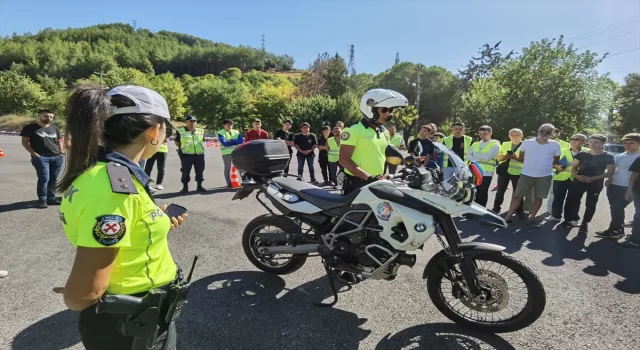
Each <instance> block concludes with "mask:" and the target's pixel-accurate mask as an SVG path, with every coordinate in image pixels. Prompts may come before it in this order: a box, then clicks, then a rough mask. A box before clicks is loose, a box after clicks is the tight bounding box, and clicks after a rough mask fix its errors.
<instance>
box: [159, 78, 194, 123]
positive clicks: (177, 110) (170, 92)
mask: <svg viewBox="0 0 640 350" xmlns="http://www.w3.org/2000/svg"><path fill="white" fill-rule="evenodd" d="M151 83H152V85H153V89H154V90H155V91H157V92H158V93H159V94H160V95H162V97H164V99H165V100H166V101H167V105H168V106H169V113H171V117H172V118H176V119H177V120H183V119H184V115H185V111H186V107H185V105H186V103H187V94H186V93H185V92H184V88H183V87H182V84H181V83H180V81H179V80H178V79H176V78H175V77H174V76H173V73H164V74H160V75H156V76H154V77H152V78H151Z"/></svg>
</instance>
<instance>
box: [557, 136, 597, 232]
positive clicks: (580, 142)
mask: <svg viewBox="0 0 640 350" xmlns="http://www.w3.org/2000/svg"><path fill="white" fill-rule="evenodd" d="M570 142H571V147H569V148H562V154H561V155H560V161H559V162H558V164H555V165H554V166H553V168H554V175H553V199H551V198H549V199H547V200H548V201H549V202H551V203H552V204H551V205H552V207H551V212H550V214H551V215H549V216H548V217H547V218H546V220H547V221H560V220H561V219H562V213H564V205H565V200H566V197H567V193H568V192H569V187H570V186H571V184H572V183H573V180H574V177H573V174H571V169H572V167H573V161H574V159H575V156H576V155H577V154H578V153H580V152H583V151H586V152H588V151H589V149H588V148H586V147H584V144H585V143H586V142H587V136H585V135H583V134H575V135H573V136H572V137H571V141H570Z"/></svg>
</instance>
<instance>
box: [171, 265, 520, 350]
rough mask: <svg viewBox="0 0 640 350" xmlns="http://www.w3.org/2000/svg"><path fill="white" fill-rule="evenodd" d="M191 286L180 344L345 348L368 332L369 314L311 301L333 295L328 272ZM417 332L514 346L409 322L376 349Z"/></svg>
mask: <svg viewBox="0 0 640 350" xmlns="http://www.w3.org/2000/svg"><path fill="white" fill-rule="evenodd" d="M191 288H192V289H191V292H190V294H189V303H188V305H187V306H186V307H185V308H184V309H183V312H182V316H181V317H180V318H179V319H178V324H177V326H178V348H185V349H186V348H189V349H207V348H233V349H257V348H259V349H278V350H280V349H345V350H349V349H359V347H360V342H362V341H363V340H364V339H366V338H367V337H368V336H369V335H370V334H371V331H370V330H367V329H364V328H363V326H364V325H365V324H366V322H367V321H368V320H367V319H365V318H359V317H358V316H357V315H356V314H354V313H352V312H348V311H344V310H341V309H339V308H337V307H333V308H326V307H318V306H315V305H313V302H318V301H324V302H330V301H331V300H332V298H333V296H332V294H331V290H330V287H329V283H328V280H327V277H326V276H324V277H321V278H318V279H316V280H313V281H310V282H308V283H305V284H303V285H301V286H299V287H297V288H295V289H291V290H290V289H286V288H285V281H284V280H283V279H282V278H280V277H278V276H274V275H270V274H267V273H264V272H257V271H238V272H229V273H222V274H218V275H213V276H210V277H207V278H203V279H201V280H198V281H196V282H194V283H193V284H192V287H191ZM344 289H345V288H344V287H343V289H342V290H341V292H342V291H343V290H344ZM283 292H284V293H285V294H283ZM440 333H448V334H446V335H443V334H440ZM417 336H420V337H422V338H421V339H419V340H418V341H419V342H420V344H423V343H425V344H445V345H450V344H454V343H455V344H461V343H465V344H471V345H472V347H470V348H469V349H479V348H480V345H479V344H478V341H477V340H480V341H481V342H484V343H488V344H491V345H493V346H494V347H496V348H499V349H513V347H511V346H510V345H509V343H507V342H506V341H505V340H504V339H502V338H500V337H497V336H495V335H491V334H483V335H479V334H477V333H474V332H467V331H463V330H461V329H459V328H458V327H457V326H456V325H454V324H450V325H447V324H426V325H420V326H416V327H412V328H409V329H406V330H403V331H401V332H399V333H398V334H396V335H394V336H392V337H390V336H389V335H388V336H387V337H386V338H385V339H383V340H382V341H381V342H380V344H378V347H377V348H379V349H382V348H384V349H388V348H391V349H395V348H398V349H399V348H401V346H400V345H402V344H405V343H407V342H415V341H416V337H417ZM474 338H475V339H474ZM403 346H404V345H403ZM438 348H443V347H438ZM445 348H446V347H445Z"/></svg>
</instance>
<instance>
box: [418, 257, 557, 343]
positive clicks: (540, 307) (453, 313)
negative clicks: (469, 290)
mask: <svg viewBox="0 0 640 350" xmlns="http://www.w3.org/2000/svg"><path fill="white" fill-rule="evenodd" d="M441 253H442V252H441ZM443 260H444V261H443V262H446V266H443V264H439V267H441V268H445V269H446V268H448V269H454V268H455V266H452V264H453V259H443ZM473 260H474V262H475V265H476V266H478V265H479V264H478V262H480V261H485V262H489V263H497V264H500V265H502V266H504V267H506V268H507V270H506V271H505V272H504V273H495V272H489V271H486V270H480V271H479V272H477V273H479V274H478V279H479V280H480V284H481V289H483V290H487V291H493V292H489V293H487V294H488V295H490V297H489V298H487V301H486V302H484V303H485V304H483V302H477V301H474V300H469V299H466V300H465V299H464V297H460V294H461V293H458V294H457V296H454V300H458V304H456V305H451V304H450V303H449V302H447V300H446V298H445V293H444V291H443V290H442V285H443V283H442V282H446V281H447V279H446V278H445V275H444V274H443V273H442V270H441V269H438V268H432V269H431V270H430V271H428V274H427V292H428V293H429V297H430V298H431V301H432V302H433V304H434V305H435V306H436V308H437V309H438V310H439V311H440V312H441V313H442V314H444V315H445V316H446V317H447V318H449V319H450V320H452V321H453V322H455V323H457V324H459V325H461V326H463V327H467V328H469V329H473V330H476V331H480V332H489V333H505V332H514V331H517V330H520V329H523V328H526V327H528V326H530V325H531V324H532V323H534V322H535V321H536V320H537V319H538V318H539V317H540V315H542V312H543V311H544V308H545V305H546V293H545V290H544V286H543V285H542V282H540V279H539V278H538V276H536V274H535V273H534V272H533V271H531V269H530V268H529V267H527V266H526V265H524V264H523V263H521V262H520V261H518V260H516V259H515V258H513V257H511V256H509V255H506V254H504V253H485V254H478V255H475V256H474V257H473ZM509 270H510V271H511V272H513V273H515V274H516V275H517V276H518V277H519V278H520V279H521V280H522V282H523V284H524V285H525V288H526V294H527V301H526V304H525V305H524V307H523V308H522V311H520V312H519V313H518V314H516V315H514V316H512V317H509V318H508V319H505V320H500V321H491V322H490V321H489V318H491V319H493V317H494V316H495V314H498V313H501V312H502V311H503V310H504V309H505V308H506V307H507V306H510V305H509V304H510V302H511V301H512V299H513V295H512V294H511V293H512V290H511V289H507V290H506V292H507V293H505V290H504V287H505V283H504V282H505V275H506V274H507V273H508V271H509ZM460 277H461V276H460ZM443 280H444V281H443ZM460 283H462V284H464V281H462V282H460ZM447 284H448V283H445V285H447ZM451 285H452V292H454V290H455V288H454V283H451ZM496 286H497V287H496ZM493 287H496V288H495V290H494V288H493ZM500 287H502V289H501V290H500ZM506 287H508V286H506ZM485 288H486V289H485ZM460 291H461V290H460V289H458V292H460ZM454 293H455V292H454ZM505 294H506V295H505ZM491 299H493V300H491ZM460 303H462V304H463V306H465V307H468V308H469V310H471V313H472V314H473V312H474V311H476V314H477V315H478V317H477V319H473V318H472V317H469V316H465V315H462V314H461V313H460V311H459V310H455V309H454V306H457V305H459V304H460ZM467 305H471V306H470V307H469V306H467ZM474 308H475V310H474ZM478 309H483V310H478ZM480 313H483V314H485V317H480Z"/></svg>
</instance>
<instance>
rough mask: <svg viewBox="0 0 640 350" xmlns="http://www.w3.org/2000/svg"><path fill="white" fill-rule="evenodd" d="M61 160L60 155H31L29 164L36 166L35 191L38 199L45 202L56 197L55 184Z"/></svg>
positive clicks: (60, 167)
mask: <svg viewBox="0 0 640 350" xmlns="http://www.w3.org/2000/svg"><path fill="white" fill-rule="evenodd" d="M63 160H64V158H63V157H62V156H40V157H33V156H32V157H31V164H32V165H33V167H34V168H36V174H38V188H37V191H36V192H37V194H38V200H39V201H41V202H46V201H52V200H54V199H56V185H57V184H58V175H60V170H61V169H62V162H63Z"/></svg>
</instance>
